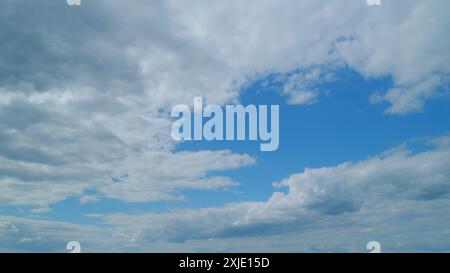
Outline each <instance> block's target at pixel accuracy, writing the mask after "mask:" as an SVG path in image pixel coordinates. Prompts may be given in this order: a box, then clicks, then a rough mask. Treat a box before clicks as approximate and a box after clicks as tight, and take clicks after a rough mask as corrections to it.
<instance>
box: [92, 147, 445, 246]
mask: <svg viewBox="0 0 450 273" xmlns="http://www.w3.org/2000/svg"><path fill="white" fill-rule="evenodd" d="M449 162H450V149H449V147H448V146H446V147H445V148H442V147H439V148H435V149H430V150H427V151H423V152H419V153H413V152H411V151H410V150H408V149H407V148H406V147H399V148H396V149H393V150H389V151H387V152H385V153H383V154H381V155H378V156H375V157H371V158H369V159H366V160H363V161H360V162H355V163H351V162H348V163H343V164H340V165H337V166H333V167H324V168H317V169H305V171H304V172H302V173H299V174H294V175H292V176H290V177H288V178H286V179H284V180H282V181H280V182H278V183H275V184H274V186H275V187H277V188H279V187H287V189H288V191H287V193H283V192H274V193H273V195H272V196H271V197H270V198H269V200H267V201H265V202H241V203H234V204H228V205H226V206H224V207H215V208H204V209H190V210H179V211H173V212H167V213H151V214H137V215H130V214H111V215H91V217H93V218H94V219H98V220H101V221H102V222H104V223H107V224H110V225H115V226H117V227H118V228H119V230H121V233H122V234H128V235H129V237H130V239H131V238H133V240H134V241H142V242H149V243H152V242H156V241H169V242H170V241H173V242H184V241H186V240H196V239H208V238H233V237H253V236H264V235H265V236H267V235H270V236H276V235H280V234H284V233H292V232H294V231H296V232H300V233H302V232H308V233H314V230H322V229H331V227H336V228H339V229H341V230H344V229H349V230H359V231H361V232H362V233H361V234H366V235H365V236H368V235H370V234H371V233H374V234H378V233H380V234H382V235H379V236H383V237H386V236H389V232H388V231H393V230H396V233H395V234H398V232H399V231H400V230H402V229H405V230H408V232H420V229H415V231H414V230H411V226H409V225H410V224H411V222H408V221H412V222H414V223H416V222H417V225H418V226H423V225H424V222H423V221H424V219H434V220H437V219H439V217H443V218H442V219H447V218H448V216H446V209H445V206H446V205H448V204H449V197H450V196H449V194H450V191H449V188H450V187H449V181H450V168H449V167H450V165H449ZM406 219H408V221H406ZM387 221H389V224H387ZM431 222H435V221H432V220H430V221H429V222H427V223H431ZM437 222H438V223H440V221H437ZM121 223H126V224H121ZM129 223H133V225H129ZM434 228H435V230H434V232H435V234H436V235H435V236H440V235H439V234H441V233H442V232H444V233H448V232H449V229H448V226H446V225H445V224H443V225H440V224H437V225H436V227H434ZM417 230H419V231H417ZM364 231H365V232H364ZM329 234H335V232H330V233H329ZM391 235H392V234H391ZM348 236H350V235H348ZM445 236H447V235H445ZM392 247H394V246H392Z"/></svg>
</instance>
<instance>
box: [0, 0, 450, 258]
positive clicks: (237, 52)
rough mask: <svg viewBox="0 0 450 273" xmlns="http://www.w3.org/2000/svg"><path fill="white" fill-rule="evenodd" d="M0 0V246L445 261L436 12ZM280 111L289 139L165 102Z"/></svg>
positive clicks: (441, 19)
mask: <svg viewBox="0 0 450 273" xmlns="http://www.w3.org/2000/svg"><path fill="white" fill-rule="evenodd" d="M381 3H382V4H381V5H377V6H370V5H368V4H367V2H366V1H365V0H347V1H342V0H326V1H325V0H314V1H313V0H307V1H306V0H305V1H298V0H280V1H273V0H248V1H237V0H236V1H235V0H229V1H207V0H192V1H191V0H188V1H187V0H183V1H181V0H179V1H174V0H155V1H144V0H132V1H126V3H125V2H123V1H109V0H108V1H107V0H82V2H81V5H80V6H69V5H67V3H66V1H64V0H58V1H55V0H42V1H31V0H14V1H13V0H3V1H2V7H1V9H0V41H1V42H0V60H1V61H0V252H67V249H66V244H67V243H68V242H69V241H78V242H79V243H80V245H81V247H82V251H83V252H367V249H366V244H367V243H368V242H369V241H378V242H379V243H380V244H381V247H382V251H383V252H417V251H419V252H449V251H450V120H449V117H450V96H449V95H450V93H449V86H450V85H449V83H450V36H448V35H447V33H448V28H449V27H450V16H448V13H449V11H450V2H449V1H447V0H422V1H419V0H395V1H394V0H384V1H382V2H381ZM198 96H201V97H203V100H204V102H205V104H207V105H209V104H218V105H221V106H225V105H230V104H232V105H235V104H243V105H279V107H280V119H279V122H280V143H279V148H278V150H276V151H273V152H261V151H260V145H259V142H254V141H183V142H178V141H175V140H173V139H172V137H171V135H170V129H171V126H172V122H173V119H171V117H170V113H171V109H172V107H173V106H175V105H178V104H185V105H189V106H193V99H194V97H198Z"/></svg>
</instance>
